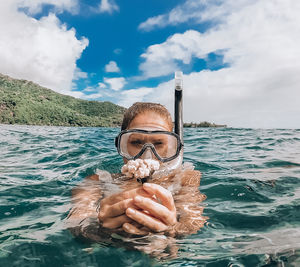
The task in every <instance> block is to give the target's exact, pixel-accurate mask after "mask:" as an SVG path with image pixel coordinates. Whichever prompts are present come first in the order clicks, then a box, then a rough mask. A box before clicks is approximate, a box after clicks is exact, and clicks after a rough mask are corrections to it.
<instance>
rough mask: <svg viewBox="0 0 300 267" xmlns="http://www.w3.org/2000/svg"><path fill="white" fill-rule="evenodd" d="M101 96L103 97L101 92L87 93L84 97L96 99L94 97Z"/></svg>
mask: <svg viewBox="0 0 300 267" xmlns="http://www.w3.org/2000/svg"><path fill="white" fill-rule="evenodd" d="M100 97H102V94H101V93H94V94H89V95H85V96H84V97H83V98H84V99H89V100H94V99H97V98H100Z"/></svg>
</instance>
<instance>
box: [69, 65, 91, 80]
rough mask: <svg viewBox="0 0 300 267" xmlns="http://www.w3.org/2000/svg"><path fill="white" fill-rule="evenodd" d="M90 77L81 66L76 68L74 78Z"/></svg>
mask: <svg viewBox="0 0 300 267" xmlns="http://www.w3.org/2000/svg"><path fill="white" fill-rule="evenodd" d="M87 77H88V74H87V73H86V72H83V71H82V70H81V69H80V68H76V69H75V71H74V78H73V79H74V80H79V79H86V78H87Z"/></svg>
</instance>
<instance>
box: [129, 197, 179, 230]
mask: <svg viewBox="0 0 300 267" xmlns="http://www.w3.org/2000/svg"><path fill="white" fill-rule="evenodd" d="M133 201H134V204H135V205H136V206H137V207H139V208H141V209H142V210H146V211H148V212H149V213H150V214H151V215H152V216H154V217H156V218H158V219H159V220H162V221H163V222H164V223H165V224H167V225H174V224H175V223H176V212H175V211H170V210H169V209H168V208H166V207H165V206H163V205H161V204H159V203H157V202H156V201H153V200H151V199H149V198H145V197H141V196H136V197H135V198H134V199H133Z"/></svg>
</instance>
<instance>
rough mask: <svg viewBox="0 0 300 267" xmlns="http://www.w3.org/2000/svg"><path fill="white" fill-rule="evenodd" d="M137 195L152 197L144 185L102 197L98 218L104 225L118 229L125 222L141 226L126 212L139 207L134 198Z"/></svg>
mask: <svg viewBox="0 0 300 267" xmlns="http://www.w3.org/2000/svg"><path fill="white" fill-rule="evenodd" d="M137 196H140V197H144V198H147V197H150V195H149V194H148V193H147V191H145V190H144V189H143V187H138V188H135V189H131V190H127V191H123V192H121V193H117V194H113V195H111V196H109V197H106V198H104V199H102V200H101V202H100V212H99V213H98V219H99V221H100V223H101V224H102V226H103V227H104V228H108V229H117V228H120V227H122V226H123V224H125V223H132V224H133V225H135V227H136V228H137V229H138V227H139V226H138V225H137V224H135V223H134V222H133V221H132V220H131V219H130V218H129V217H128V216H127V215H126V214H125V213H126V210H127V209H128V208H130V207H131V208H137V207H134V203H133V202H134V201H133V199H134V198H135V197H137ZM124 230H125V229H124Z"/></svg>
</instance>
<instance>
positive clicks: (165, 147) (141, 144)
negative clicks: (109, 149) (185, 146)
mask: <svg viewBox="0 0 300 267" xmlns="http://www.w3.org/2000/svg"><path fill="white" fill-rule="evenodd" d="M119 144H120V151H121V153H122V155H123V156H125V157H127V158H133V157H135V156H137V155H138V154H139V153H140V152H141V151H142V150H144V149H146V148H147V147H152V148H154V149H155V152H156V154H157V155H158V156H159V157H160V158H161V159H163V160H166V159H168V158H171V157H174V156H175V155H176V153H177V151H178V144H179V141H178V139H177V137H176V136H174V135H172V134H171V133H168V132H163V133H161V132H159V133H157V132H150V131H149V132H148V131H145V132H142V131H136V132H135V131H131V132H125V133H124V134H122V135H121V137H120V141H119Z"/></svg>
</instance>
